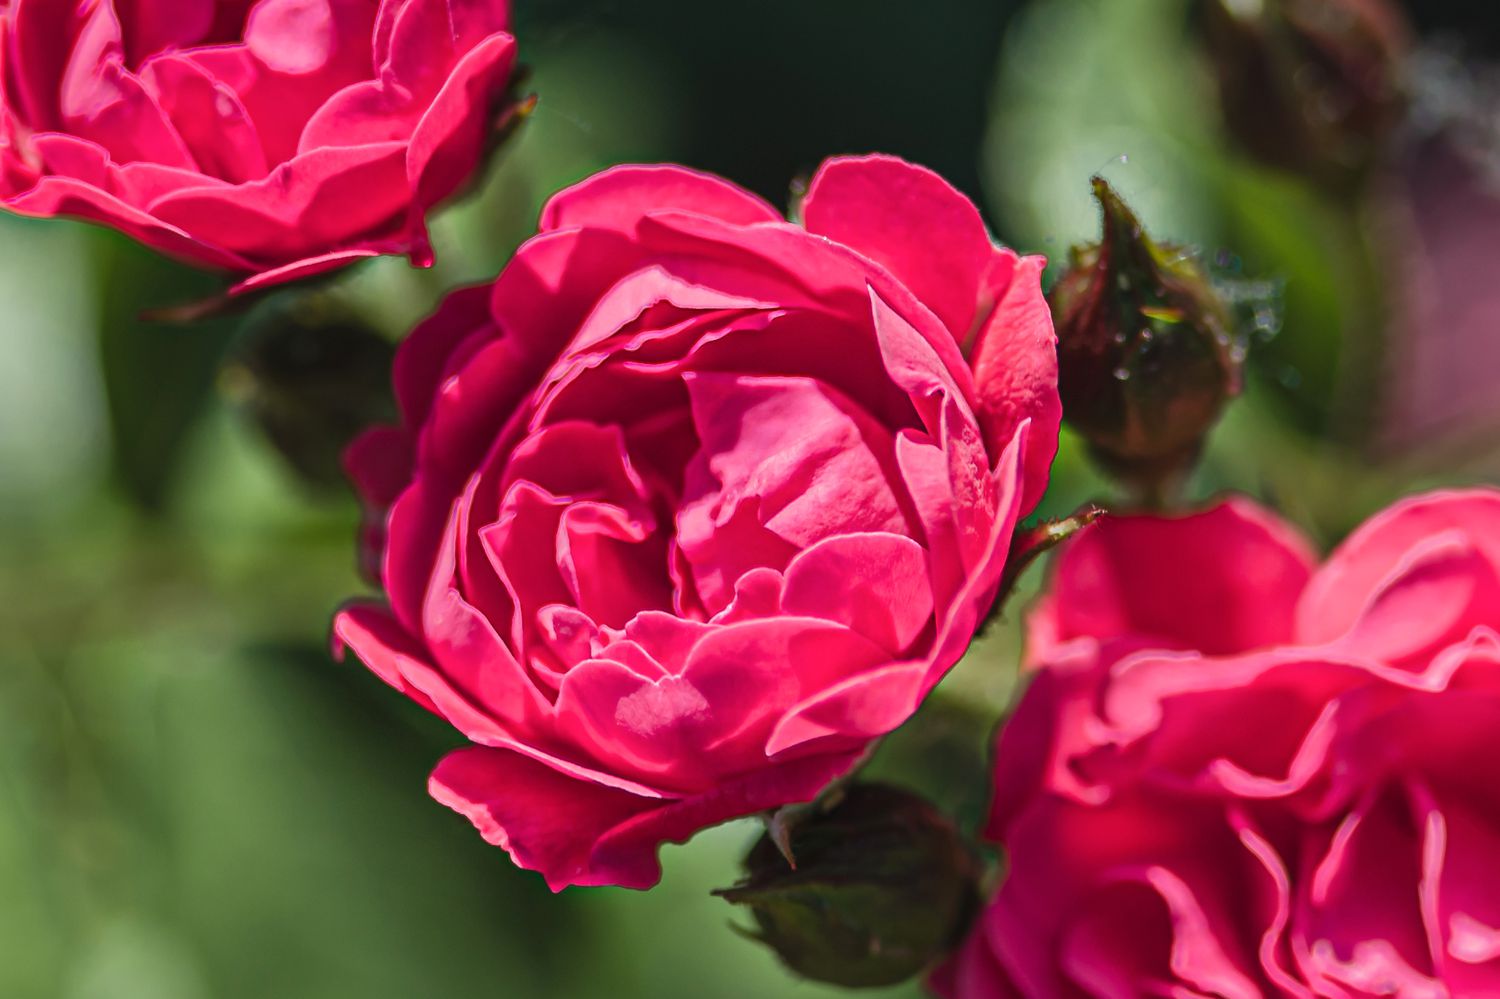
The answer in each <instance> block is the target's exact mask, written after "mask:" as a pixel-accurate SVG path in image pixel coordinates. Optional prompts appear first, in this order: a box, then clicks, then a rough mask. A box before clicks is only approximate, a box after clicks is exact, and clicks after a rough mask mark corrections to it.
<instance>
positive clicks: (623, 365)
mask: <svg viewBox="0 0 1500 999" xmlns="http://www.w3.org/2000/svg"><path fill="white" fill-rule="evenodd" d="M801 214H802V217H803V220H804V225H794V224H790V223H788V222H786V221H785V220H784V219H783V218H782V217H781V216H780V214H779V213H778V212H777V211H776V210H775V209H773V208H772V207H771V206H770V205H768V204H766V203H765V202H763V201H761V200H760V199H758V198H756V197H754V196H753V195H751V194H749V193H747V192H745V191H743V190H741V189H739V188H737V187H735V186H733V185H731V184H729V183H727V182H725V181H722V180H719V179H717V178H714V177H710V176H706V175H703V174H699V173H694V172H691V171H689V170H685V169H682V168H679V167H674V166H631V167H619V168H615V169H612V170H607V171H605V172H603V173H601V174H598V175H597V176H594V177H592V178H590V179H588V180H586V181H584V182H583V183H581V184H579V185H578V186H576V187H574V188H572V189H570V190H567V191H564V192H562V193H561V194H558V195H557V196H556V197H554V198H553V199H552V201H551V203H550V204H548V205H547V207H546V209H545V210H544V211H543V213H542V218H541V224H540V233H539V234H538V235H537V236H536V237H535V238H534V239H532V240H530V241H529V242H528V243H526V244H525V245H524V246H523V247H522V248H521V249H520V250H519V251H518V252H517V254H516V256H515V258H514V259H513V260H512V262H511V263H510V264H509V266H507V267H506V268H505V270H504V271H503V272H502V273H501V274H500V276H499V277H498V278H497V279H496V280H495V282H494V284H493V285H491V286H487V287H480V288H473V289H469V290H465V291H460V292H458V293H457V294H455V295H453V296H452V297H450V298H449V299H448V300H447V301H446V302H445V303H444V304H443V305H442V307H441V308H440V309H439V311H438V312H437V314H436V315H434V316H433V317H432V318H430V319H429V320H427V321H426V322H425V323H423V324H422V325H421V326H420V327H419V328H418V329H417V330H416V331H415V332H413V333H412V335H411V337H410V339H409V340H408V341H407V342H406V343H405V344H404V345H403V347H402V349H401V352H400V355H399V357H398V359H397V362H396V370H395V384H396V391H397V395H398V397H399V400H400V404H401V410H402V414H403V422H402V426H401V427H400V428H385V429H376V430H373V431H371V432H370V433H368V434H367V435H366V436H364V437H362V438H361V439H360V440H358V441H356V443H355V444H354V445H353V446H352V448H351V449H350V452H349V454H348V458H347V464H348V466H349V469H350V471H351V474H352V477H353V478H354V480H355V481H356V483H357V484H358V486H359V488H360V490H361V492H362V494H363V496H364V498H365V501H366V503H367V506H368V508H369V510H370V511H371V512H372V513H373V514H374V516H373V517H372V519H371V522H370V525H369V530H368V532H367V536H366V542H367V549H368V551H367V554H368V555H369V556H370V562H371V564H372V565H373V566H374V568H375V570H376V573H377V575H378V578H379V580H380V583H381V585H382V587H383V589H384V590H385V594H386V596H387V598H388V601H389V606H385V605H377V604H374V603H365V604H358V605H355V606H352V607H349V608H347V609H346V610H344V611H343V612H342V613H341V614H340V615H339V616H338V618H337V621H336V623H335V631H336V635H337V640H338V641H339V642H341V643H343V644H345V645H347V646H348V647H349V648H351V649H353V650H354V652H355V654H356V655H358V656H359V658H360V659H362V660H363V661H364V662H365V663H366V664H367V665H368V666H369V667H370V668H371V669H372V670H374V671H375V672H376V673H377V674H379V675H380V676H381V677H382V678H383V679H385V680H386V681H387V682H389V683H390V684H391V685H393V686H395V687H397V688H398V689H400V690H402V691H403V692H405V693H406V694H407V695H408V696H410V697H412V698H413V699H414V700H416V701H418V702H419V703H421V704H423V705H425V706H426V707H428V708H430V709H432V710H433V711H435V712H437V713H438V714H440V715H442V716H443V717H444V718H446V719H447V720H448V721H450V722H451V723H452V724H453V725H454V726H455V727H456V728H457V729H458V730H459V731H460V732H462V733H463V735H464V736H465V737H467V738H468V739H469V740H470V742H471V743H473V745H472V746H470V747H468V748H463V749H459V750H458V751H456V752H454V753H453V754H452V755H450V756H448V757H447V758H446V759H444V760H443V761H442V763H441V764H440V765H439V766H438V767H437V770H436V771H435V772H434V774H433V775H432V780H431V791H432V794H433V796H434V797H436V798H437V799H438V800H439V801H441V802H442V803H444V804H446V805H449V806H450V807H452V808H454V809H457V810H458V811H460V812H462V813H464V814H465V815H467V816H468V817H469V818H470V819H471V820H472V821H473V822H474V824H475V825H476V826H477V827H478V829H479V831H480V832H481V833H482V834H483V835H484V837H485V838H486V839H488V840H489V841H490V842H492V843H495V844H497V845H499V846H502V847H504V848H505V849H506V850H507V851H509V853H510V854H511V856H512V857H513V858H514V859H515V861H516V862H517V863H518V864H520V865H521V866H523V867H526V868H530V869H533V870H537V871H540V872H542V873H543V874H544V875H545V876H546V879H547V881H548V883H549V884H551V885H552V886H553V888H555V889H556V888H561V887H563V886H566V885H570V884H618V885H627V886H631V887H646V886H649V885H651V884H653V883H655V882H656V881H657V880H658V878H659V877H660V874H661V871H660V867H659V865H658V862H657V859H656V848H657V846H658V845H659V844H660V843H662V842H664V841H673V842H681V841H683V840H685V839H686V838H687V837H689V836H690V835H691V834H692V833H693V832H694V831H695V830H698V829H700V828H703V827H705V826H709V825H713V824H715V823H719V822H722V821H725V820H727V819H730V818H733V817H736V816H743V815H748V814H751V813H757V812H762V811H764V810H767V809H774V808H776V807H778V806H781V805H785V804H788V803H791V802H801V801H807V800H810V799H812V798H813V797H815V796H816V795H817V794H818V793H819V791H820V790H822V789H823V788H824V787H825V786H826V785H827V784H828V783H829V781H831V780H832V779H833V778H835V777H837V776H839V775H841V774H843V773H845V772H846V771H848V770H849V769H850V768H851V767H852V766H853V765H854V764H855V763H856V762H857V761H858V760H859V759H860V757H861V754H862V753H863V751H864V750H865V748H866V746H867V745H868V743H869V742H870V740H871V739H873V738H875V737H877V736H880V735H883V734H885V733H886V732H889V731H890V730H891V729H893V728H895V727H896V726H898V725H900V724H901V723H902V722H903V721H904V720H905V719H906V718H907V717H908V716H909V715H910V714H911V713H912V711H913V710H914V709H915V708H916V706H917V705H918V703H919V702H920V701H921V699H922V697H923V696H924V695H925V694H926V693H927V691H928V690H929V689H930V688H931V687H932V686H933V685H934V684H935V683H936V682H937V681H938V679H939V678H940V677H941V676H942V675H943V673H944V672H945V671H946V670H947V669H948V668H949V667H951V666H952V665H953V664H954V663H955V662H957V661H958V659H959V657H960V656H962V654H963V652H964V650H965V647H966V646H967V645H968V643H969V641H970V639H971V637H972V636H973V634H974V631H975V629H976V627H977V625H978V624H979V622H980V621H981V619H982V618H983V617H984V615H985V614H986V613H987V612H988V610H989V609H990V605H991V603H992V601H993V599H994V596H995V592H996V589H997V586H998V581H999V578H1000V572H1001V569H1002V567H1003V564H1004V562H1005V556H1006V552H1007V547H1008V545H1009V543H1010V539H1011V535H1012V532H1013V528H1014V525H1015V523H1016V520H1017V518H1018V517H1020V516H1021V515H1022V514H1023V512H1025V511H1026V510H1028V509H1029V508H1030V507H1031V506H1032V505H1033V504H1034V503H1035V502H1036V499H1037V498H1038V496H1039V495H1040V493H1041V491H1042V489H1043V487H1044V484H1045V479H1046V472H1047V467H1048V465H1049V463H1050V460H1051V457H1052V454H1053V451H1054V450H1055V446H1056V433H1057V424H1058V419H1059V403H1058V399H1057V391H1056V355H1055V343H1054V338H1053V334H1052V326H1051V319H1050V317H1049V315H1048V311H1047V307H1046V303H1045V301H1044V300H1043V299H1042V297H1041V289H1040V284H1039V277H1040V273H1041V270H1042V264H1043V262H1042V261H1041V260H1040V258H1036V257H1018V256H1017V255H1016V254H1014V253H1012V252H1010V251H1009V250H1005V249H1001V248H998V247H996V246H995V245H994V244H993V243H992V242H991V240H990V237H989V236H988V234H987V233H986V231H985V228H984V225H983V223H982V222H981V220H980V217H979V213H978V212H977V211H976V210H975V208H974V206H973V205H972V204H971V203H970V202H969V201H968V200H966V199H965V198H964V197H963V196H962V195H960V194H959V193H957V192H956V191H954V190H953V189H952V188H951V187H949V186H948V185H947V183H946V182H944V181H943V180H941V179H940V178H939V177H937V176H936V175H935V174H933V173H931V172H929V171H927V170H924V169H922V168H919V167H915V166H911V165H909V164H907V163H904V162H902V161H900V160H896V159H892V158H889V157H869V158H860V159H836V160H832V161H830V162H828V163H827V164H825V165H824V166H823V168H822V169H821V170H820V171H819V172H818V174H817V176H816V177H815V178H814V179H813V181H812V184H811V188H810V190H809V191H808V193H807V197H806V200H805V201H804V202H803V205H802V213H801ZM804 226H805V227H804ZM966 353H967V355H968V360H967V361H966V360H965V354H966ZM387 511H388V512H387Z"/></svg>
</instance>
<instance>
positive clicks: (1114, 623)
mask: <svg viewBox="0 0 1500 999" xmlns="http://www.w3.org/2000/svg"><path fill="white" fill-rule="evenodd" d="M1497 626H1500V491H1494V490H1474V491H1465V492H1446V493H1435V494H1432V495H1428V496H1422V497H1418V498H1415V499H1411V500H1408V501H1405V502H1402V503H1400V504H1397V505H1396V506H1394V507H1392V508H1391V509H1389V510H1387V511H1385V512H1384V513H1381V514H1380V515H1378V516H1376V517H1375V518H1374V519H1372V520H1371V521H1370V522H1368V523H1367V524H1366V525H1365V526H1364V527H1363V528H1361V529H1360V530H1359V531H1358V532H1356V533H1355V534H1354V535H1353V536H1352V537H1351V538H1350V539H1349V540H1348V541H1347V542H1346V543H1345V544H1344V545H1343V546H1342V547H1341V548H1339V550H1338V551H1337V552H1336V553H1335V554H1334V555H1333V556H1332V557H1331V558H1330V559H1329V560H1328V561H1327V562H1326V563H1324V564H1323V565H1322V566H1321V567H1320V568H1318V567H1315V566H1314V564H1313V561H1312V559H1311V558H1310V556H1309V551H1308V546H1307V545H1306V544H1305V543H1304V542H1303V541H1302V540H1301V539H1300V538H1299V537H1298V536H1297V535H1296V534H1295V533H1294V532H1293V531H1292V530H1291V529H1290V528H1288V527H1286V526H1285V525H1283V524H1281V523H1279V522H1278V521H1277V520H1276V519H1275V518H1274V517H1272V516H1271V515H1270V514H1268V513H1266V512H1264V511H1261V510H1259V509H1257V508H1256V507H1255V506H1253V505H1252V504H1250V503H1248V502H1246V501H1244V500H1230V501H1229V502H1227V503H1224V504H1222V505H1220V506H1218V507H1215V508H1214V509H1211V510H1209V511H1208V512H1206V513H1202V514H1198V515H1195V516H1190V517H1185V518H1182V519H1178V520H1173V519H1163V518H1149V517H1127V518H1119V519H1114V520H1108V521H1105V522H1102V523H1101V524H1099V525H1097V526H1095V527H1093V528H1091V529H1089V530H1088V531H1087V532H1086V533H1085V534H1083V535H1081V536H1080V537H1079V538H1078V539H1077V541H1076V542H1075V543H1074V544H1073V545H1071V546H1070V547H1069V548H1068V549H1066V551H1065V552H1064V554H1063V555H1062V556H1061V557H1060V559H1059V562H1058V564H1057V566H1056V570H1055V575H1054V578H1053V581H1052V585H1051V587H1050V590H1049V592H1048V593H1047V595H1046V597H1045V598H1044V599H1043V601H1042V603H1041V605H1040V606H1039V607H1038V608H1037V610H1036V612H1035V614H1034V615H1033V616H1032V619H1031V630H1032V657H1033V659H1034V660H1035V666H1036V672H1035V674H1034V677H1033V681H1032V685H1031V687H1030V689H1029V690H1028V691H1027V693H1026V695H1025V696H1024V698H1023V699H1022V703H1021V705H1020V707H1019V709H1018V711H1017V713H1016V715H1015V717H1014V719H1013V720H1012V721H1011V722H1010V723H1009V725H1008V726H1007V727H1006V729H1005V731H1004V733H1003V734H1002V736H1001V740H1000V747H999V760H1000V763H999V770H998V773H997V775H996V792H995V795H996V796H995V802H994V810H993V814H992V820H991V826H990V833H991V834H992V836H993V837H994V839H995V840H996V841H998V842H1000V843H1002V844H1004V846H1005V849H1006V854H1007V857H1008V867H1009V873H1008V875H1007V877H1006V880H1005V882H1004V883H1003V885H1002V887H1001V888H1000V890H999V893H998V895H997V896H996V898H995V899H994V901H993V902H992V903H991V905H990V906H989V908H988V909H987V911H986V912H985V913H984V915H983V916H982V917H981V920H980V923H979V925H978V928H977V929H976V931H975V932H974V934H973V935H972V937H971V938H970V939H969V941H968V942H967V943H966V944H965V946H964V947H963V949H962V950H961V952H960V953H959V955H958V956H957V957H956V958H955V959H954V960H953V961H952V962H951V963H950V964H949V966H948V967H947V968H945V969H944V970H943V972H942V973H941V974H940V975H939V976H938V980H937V984H938V985H939V986H940V987H941V988H942V989H943V990H944V991H945V992H946V993H947V994H949V995H953V996H957V997H962V999H992V997H1006V996H1024V997H1036V999H1040V997H1049V999H1050V997H1084V996H1109V997H1120V999H1124V997H1137V996H1184V997H1186V996H1223V997H1230V999H1241V997H1247V999H1248V997H1261V996H1289V997H1314V996H1316V997H1327V999H1335V997H1337V999H1345V997H1354V996H1402V997H1429V996H1431V997H1482V996H1500V772H1497V771H1496V770H1495V769H1494V766H1493V763H1494V761H1495V760H1496V759H1497V758H1500V635H1497V632H1496V628H1497Z"/></svg>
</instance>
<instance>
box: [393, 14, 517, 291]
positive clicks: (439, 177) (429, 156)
mask: <svg viewBox="0 0 1500 999" xmlns="http://www.w3.org/2000/svg"><path fill="white" fill-rule="evenodd" d="M515 62H516V44H515V39H513V38H511V37H510V36H509V35H495V36H494V37H493V38H490V39H488V40H487V41H485V42H483V43H482V44H481V45H479V46H478V47H477V48H475V49H474V50H473V51H472V52H470V53H468V54H467V55H465V56H464V57H463V59H462V60H460V62H459V64H458V66H457V67H456V68H455V69H454V70H453V73H452V75H450V76H449V77H448V80H447V81H446V82H445V83H444V84H443V87H442V90H441V91H440V92H439V93H438V96H437V99H436V101H434V102H433V104H432V106H431V107H430V108H428V109H427V113H426V114H424V115H423V116H422V118H421V120H420V121H419V122H418V123H417V127H416V131H415V132H413V133H412V137H411V145H410V146H409V147H408V149H407V153H406V176H407V183H408V185H409V186H410V189H411V194H412V206H411V218H410V220H409V222H408V228H409V230H410V232H411V233H412V237H413V241H414V245H415V246H416V250H415V251H414V253H415V254H416V257H415V259H416V261H417V263H418V264H422V263H430V262H431V251H430V250H427V249H426V248H425V247H424V246H423V245H422V244H423V243H425V225H424V223H423V221H422V216H423V214H424V213H425V212H426V211H427V209H429V208H431V207H432V206H434V205H436V204H437V203H438V202H440V201H442V200H443V199H444V198H447V197H449V196H450V195H452V194H453V193H454V192H456V191H457V190H458V189H459V188H460V187H461V186H462V185H463V183H464V181H465V180H467V179H468V178H469V177H470V176H471V175H472V174H473V172H474V168H475V166H476V165H478V163H479V162H480V159H481V157H482V156H483V154H484V150H485V147H486V146H487V144H488V143H489V140H490V137H491V135H492V134H493V131H494V127H495V124H496V118H497V116H498V114H499V112H500V102H501V99H502V98H503V97H504V95H505V90H506V87H508V86H509V84H510V78H511V74H512V72H514V69H515ZM423 253H426V255H427V256H426V258H425V259H424V258H423V257H422V254H423Z"/></svg>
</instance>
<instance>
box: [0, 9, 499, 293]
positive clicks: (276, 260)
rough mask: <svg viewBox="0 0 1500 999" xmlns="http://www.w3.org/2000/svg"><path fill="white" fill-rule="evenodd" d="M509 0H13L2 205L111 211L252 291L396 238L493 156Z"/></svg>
mask: <svg viewBox="0 0 1500 999" xmlns="http://www.w3.org/2000/svg"><path fill="white" fill-rule="evenodd" d="M509 26H510V5H509V0H193V2H189V3H173V4H166V3H159V2H150V0H4V2H0V203H3V204H4V205H5V207H6V208H8V209H10V210H11V211H13V212H17V213H20V214H22V215H35V216H44V217H50V216H57V215H67V216H73V217H77V218H83V219H89V220H91V221H95V222H102V223H104V224H106V225H109V226H112V227H114V228H116V229H119V230H120V231H121V232H124V233H127V234H128V235H130V236H132V237H134V238H135V239H138V240H140V241H141V242H142V243H145V244H146V245H148V246H151V247H153V248H155V249H157V250H161V251H163V252H165V253H169V254H172V255H173V256H176V257H180V258H182V259H184V260H187V261H190V262H192V263H195V264H199V265H202V266H204V267H211V268H215V269H219V270H224V271H228V272H230V273H233V274H235V275H237V276H239V278H240V279H241V284H240V285H238V286H237V290H241V291H247V290H251V289H254V288H263V287H267V286H270V285H274V284H278V283H281V282H285V281H289V280H292V279H294V278H299V277H308V276H310V275H313V274H317V273H319V272H323V271H328V270H331V269H333V268H337V267H340V266H343V265H345V264H348V263H350V262H352V261H355V260H358V259H361V258H364V257H370V256H375V255H378V254H383V253H407V254H410V255H411V257H412V260H413V262H415V263H418V264H423V265H425V264H427V263H430V261H431V250H430V248H429V247H428V244H427V236H426V226H425V222H424V215H425V213H426V211H427V209H429V208H431V207H432V206H433V205H434V204H436V203H437V202H439V201H441V200H442V199H443V198H446V197H447V196H449V195H450V194H453V193H454V192H455V191H456V190H457V189H458V188H459V186H460V185H461V184H463V183H464V182H465V181H466V180H467V179H468V177H469V175H470V174H471V173H472V172H473V170H474V168H475V167H476V166H477V165H478V163H479V159H480V156H481V154H482V152H483V151H484V149H485V147H486V145H487V143H488V140H489V136H490V134H491V132H492V131H493V129H494V125H495V122H496V117H497V116H498V115H500V114H501V113H502V107H501V105H502V102H503V98H504V97H505V94H506V91H507V90H508V88H509V85H510V80H511V75H512V71H513V69H514V64H515V40H514V39H513V38H512V37H511V36H510V34H509V33H508V31H509Z"/></svg>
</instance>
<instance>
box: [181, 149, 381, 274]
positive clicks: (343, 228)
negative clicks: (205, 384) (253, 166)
mask: <svg viewBox="0 0 1500 999" xmlns="http://www.w3.org/2000/svg"><path fill="white" fill-rule="evenodd" d="M405 152H406V150H405V145H404V144H403V143H399V142H386V143H377V144H375V145H369V146H352V147H347V148H340V149H318V150H314V151H313V152H310V153H306V154H304V155H301V156H298V157H296V158H295V159H292V160H289V161H288V162H286V163H283V164H281V165H280V166H278V167H277V168H276V169H275V170H273V171H271V173H270V174H269V175H268V176H267V177H266V178H265V179H263V180H258V181H253V182H251V183H248V184H241V185H238V186H236V187H217V188H199V189H196V190H188V191H179V192H177V193H175V194H169V195H167V196H166V197H164V198H162V199H160V200H159V201H157V202H156V203H155V204H154V205H152V206H151V213H152V214H153V215H155V216H156V217H157V218H159V219H161V220H162V221H163V222H166V223H168V224H171V225H175V226H178V227H180V228H182V229H183V230H184V231H187V232H191V233H193V234H194V236H196V237H197V238H199V239H203V240H207V241H209V242H212V243H214V244H216V245H221V246H225V247H227V248H229V249H231V250H233V251H235V252H236V253H241V254H243V255H245V256H246V257H249V258H252V259H256V260H267V261H271V262H275V263H276V264H279V263H280V262H281V261H284V260H286V259H287V258H288V257H299V256H302V255H312V254H316V253H318V252H320V251H322V250H324V249H325V248H327V247H338V248H340V249H349V248H351V247H350V246H349V244H350V243H355V242H357V241H358V240H359V239H360V238H370V237H371V236H377V237H378V236H380V235H382V234H383V233H384V232H385V231H386V230H388V228H389V226H390V224H391V223H392V221H393V220H399V218H400V216H401V212H402V210H403V209H404V207H405V206H406V204H407V200H408V192H407V186H406V177H405V168H404V157H405ZM257 269H259V268H257Z"/></svg>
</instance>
